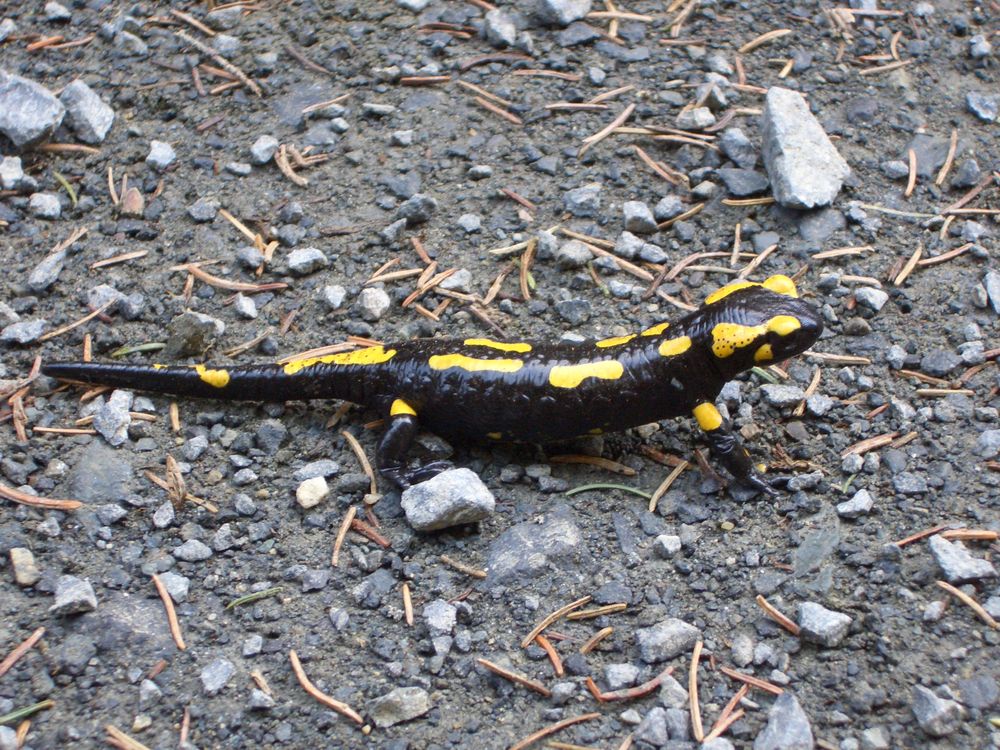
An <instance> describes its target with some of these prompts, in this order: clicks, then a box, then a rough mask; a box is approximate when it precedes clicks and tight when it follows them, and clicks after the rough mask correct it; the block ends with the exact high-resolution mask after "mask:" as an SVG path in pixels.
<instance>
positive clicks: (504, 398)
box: [42, 275, 823, 494]
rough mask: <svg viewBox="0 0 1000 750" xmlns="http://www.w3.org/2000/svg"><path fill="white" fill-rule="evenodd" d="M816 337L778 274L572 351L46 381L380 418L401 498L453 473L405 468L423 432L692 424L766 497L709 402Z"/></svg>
mask: <svg viewBox="0 0 1000 750" xmlns="http://www.w3.org/2000/svg"><path fill="white" fill-rule="evenodd" d="M822 330H823V323H822V319H821V317H820V315H819V312H818V311H817V310H816V308H815V307H813V306H812V305H811V304H809V303H808V302H806V301H804V300H802V299H800V298H799V296H798V293H797V290H796V288H795V284H794V282H793V281H792V280H791V279H789V278H788V277H787V276H781V275H778V276H772V277H770V278H769V279H767V280H766V281H764V282H763V283H752V282H748V281H740V282H736V283H733V284H730V285H728V286H725V287H723V288H721V289H719V290H718V291H716V292H714V293H713V294H710V295H709V296H708V297H707V298H706V300H705V303H704V304H703V306H702V307H700V308H698V309H697V310H695V311H693V312H691V313H689V314H687V315H686V316H684V317H682V318H680V319H679V320H677V321H675V322H669V323H660V324H658V325H654V326H652V327H650V328H647V329H645V330H643V331H640V332H638V333H632V334H629V335H626V336H615V337H612V338H605V339H601V340H597V341H587V342H584V343H579V344H576V343H541V342H534V341H494V340H492V339H488V338H477V337H469V338H464V339H444V338H441V339H439V338H428V339H413V340H409V341H401V342H398V343H392V344H383V345H379V346H371V347H367V348H363V349H357V350H354V351H347V352H339V353H336V354H329V355H325V356H319V357H313V358H308V359H298V360H293V361H291V362H288V363H286V364H255V365H242V366H238V367H223V366H212V365H202V364H199V365H193V366H175V365H171V366H166V365H142V366H140V365H133V364H101V363H79V362H63V363H54V364H48V365H45V366H44V367H43V368H42V372H43V373H44V374H45V375H48V376H51V377H54V378H58V379H62V380H72V381H77V382H82V383H87V384H94V385H105V386H114V387H119V388H131V389H140V390H145V391H154V392H160V393H172V394H176V395H181V396H196V397H208V398H219V399H227V400H230V399H231V400H252V401H285V400H293V399H343V400H347V401H352V402H354V403H357V404H362V405H364V406H367V407H371V408H373V409H374V410H376V411H378V412H379V413H380V414H382V415H383V416H384V417H385V423H386V428H385V431H384V433H383V435H382V437H381V439H380V440H379V443H378V448H377V451H376V459H377V464H378V468H379V472H380V474H381V475H382V476H384V477H385V478H387V479H389V480H391V481H392V482H394V483H395V484H397V485H399V486H401V487H406V486H409V485H410V484H412V483H415V482H419V481H423V480H424V479H427V478H429V477H431V476H433V475H434V474H436V473H438V472H440V471H442V470H443V469H444V468H447V466H448V465H447V464H445V463H443V462H433V463H429V464H426V465H424V466H419V467H410V466H409V465H408V463H407V453H408V450H409V448H410V446H411V444H412V442H413V439H414V437H415V435H416V433H417V429H418V426H420V427H422V428H424V429H427V430H428V431H430V432H433V433H436V434H438V435H440V436H441V437H443V438H446V439H449V440H452V441H460V442H461V441H470V440H471V441H485V442H489V441H514V442H536V443H543V442H549V441H555V440H562V439H568V438H573V437H577V436H583V435H596V434H601V433H605V432H611V431H616V430H624V429H627V428H629V427H635V426H638V425H641V424H646V423H649V422H654V421H658V420H661V419H666V418H668V417H677V416H682V415H686V414H691V415H693V416H694V418H695V420H696V421H697V423H698V425H699V427H700V428H701V429H702V431H703V432H704V434H705V436H706V437H707V440H708V443H709V445H710V447H711V450H712V453H713V455H714V456H715V458H716V460H717V461H718V462H719V463H720V464H721V465H722V466H723V467H724V468H725V469H726V470H727V471H728V472H729V473H730V474H732V475H733V477H734V478H735V479H736V480H737V481H738V482H740V483H741V484H744V485H748V486H750V487H754V488H756V489H758V490H760V491H764V492H767V493H768V494H773V493H774V489H773V487H772V483H770V482H768V481H766V480H765V479H764V477H763V476H762V474H761V473H760V472H759V471H758V469H757V468H756V467H755V466H754V464H753V463H752V461H751V460H750V457H749V454H748V453H747V451H746V449H745V448H744V447H743V446H742V445H741V444H740V442H739V439H738V438H737V437H736V436H735V435H734V434H733V432H732V430H731V429H730V426H729V424H728V423H727V422H726V420H724V419H723V417H722V415H721V414H720V413H719V410H718V409H717V408H716V407H715V404H714V402H715V399H716V397H717V396H718V395H719V392H720V391H721V390H722V387H723V385H725V384H726V382H727V381H729V380H731V379H732V378H734V377H735V376H736V375H738V374H739V373H741V372H743V371H745V370H748V369H750V368H751V367H753V366H755V365H758V364H766V363H770V362H779V361H782V360H785V359H788V358H789V357H792V356H794V355H797V354H800V353H801V352H803V351H805V350H806V349H808V348H809V347H810V346H812V344H813V343H814V342H815V341H816V340H817V338H818V337H819V335H820V333H821V332H822Z"/></svg>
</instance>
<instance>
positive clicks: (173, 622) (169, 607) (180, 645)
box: [153, 573, 187, 651]
mask: <svg viewBox="0 0 1000 750" xmlns="http://www.w3.org/2000/svg"><path fill="white" fill-rule="evenodd" d="M153 584H154V585H155V586H156V592H157V593H158V594H159V595H160V599H162V600H163V608H164V609H165V610H166V611H167V624H168V625H169V626H170V635H171V636H173V639H174V643H175V644H177V650H178V651H184V650H185V649H186V648H187V646H185V645H184V636H183V635H182V634H181V624H180V623H179V622H178V621H177V612H176V611H175V610H174V603H173V601H172V600H171V598H170V592H169V591H167V587H166V586H164V585H163V581H161V580H160V577H159V576H158V575H156V574H155V573H154V574H153Z"/></svg>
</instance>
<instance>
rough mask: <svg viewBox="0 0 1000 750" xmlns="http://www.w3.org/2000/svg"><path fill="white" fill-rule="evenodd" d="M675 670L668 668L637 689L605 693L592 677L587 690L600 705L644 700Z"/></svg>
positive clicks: (588, 681)
mask: <svg viewBox="0 0 1000 750" xmlns="http://www.w3.org/2000/svg"><path fill="white" fill-rule="evenodd" d="M673 671H674V668H673V667H667V668H666V669H664V670H663V671H662V672H660V673H659V674H658V675H656V677H654V678H653V679H651V680H648V681H646V682H644V683H642V684H641V685H636V686H635V687H630V688H626V689H624V690H612V691H611V692H608V693H604V692H601V690H600V689H599V688H598V687H597V683H596V682H594V680H593V678H592V677H588V678H587V680H586V685H587V689H588V690H589V691H590V694H591V695H593V696H594V697H595V698H596V699H597V700H598V701H599V702H600V703H611V702H612V701H630V700H634V699H636V698H642V697H643V696H645V695H649V694H650V693H652V692H653V691H654V690H656V688H658V687H659V686H660V683H662V682H663V680H664V679H665V678H666V677H669V676H670V675H671V674H673Z"/></svg>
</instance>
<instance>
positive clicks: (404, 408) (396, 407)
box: [389, 398, 417, 417]
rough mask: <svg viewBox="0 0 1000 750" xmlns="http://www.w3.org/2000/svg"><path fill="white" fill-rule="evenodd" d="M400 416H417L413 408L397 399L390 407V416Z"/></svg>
mask: <svg viewBox="0 0 1000 750" xmlns="http://www.w3.org/2000/svg"><path fill="white" fill-rule="evenodd" d="M400 414H409V415H410V416H411V417H415V416H417V413H416V412H415V411H414V410H413V407H412V406H410V405H409V404H408V403H406V402H405V401H403V399H401V398H397V399H396V400H395V401H393V402H392V406H390V407H389V416H390V417H398V416H399V415H400Z"/></svg>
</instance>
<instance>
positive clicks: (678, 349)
mask: <svg viewBox="0 0 1000 750" xmlns="http://www.w3.org/2000/svg"><path fill="white" fill-rule="evenodd" d="M690 348H691V337H690V336H680V337H678V338H676V339H667V340H666V341H664V342H663V343H662V344H660V348H659V349H658V350H657V351H659V352H660V356H663V357H676V356H677V355H678V354H683V353H684V352H686V351H687V350H688V349H690Z"/></svg>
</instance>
